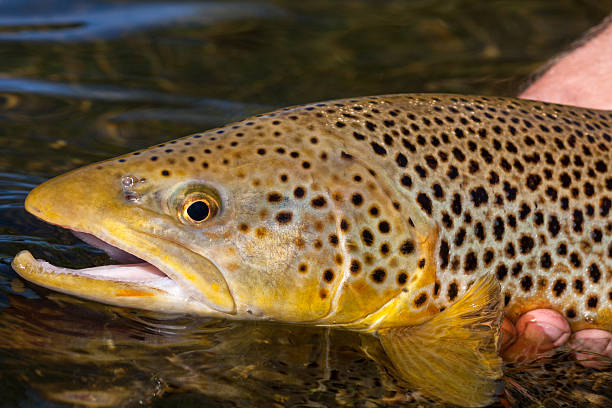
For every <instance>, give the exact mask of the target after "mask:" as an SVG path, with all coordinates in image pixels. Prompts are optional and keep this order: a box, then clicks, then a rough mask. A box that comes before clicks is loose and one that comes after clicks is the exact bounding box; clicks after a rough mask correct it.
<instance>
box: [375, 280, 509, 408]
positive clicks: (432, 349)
mask: <svg viewBox="0 0 612 408" xmlns="http://www.w3.org/2000/svg"><path fill="white" fill-rule="evenodd" d="M502 317H503V306H502V303H501V289H500V286H499V283H498V282H497V281H496V280H495V278H494V277H491V276H488V277H484V278H482V279H480V280H479V281H477V282H476V283H475V284H474V285H472V287H471V288H470V289H469V291H468V292H467V293H466V294H465V296H463V297H462V298H461V299H460V300H459V301H457V302H456V303H455V304H453V305H452V306H450V307H449V308H448V309H446V310H444V311H443V312H440V313H439V314H437V315H435V316H434V317H433V318H432V319H431V320H428V321H427V322H425V323H423V324H421V325H419V326H414V327H397V328H385V329H380V330H379V331H378V335H379V338H380V342H381V344H382V346H383V348H384V350H385V352H386V354H387V357H388V358H389V360H390V361H391V363H392V365H393V368H394V370H393V371H395V372H396V374H397V375H398V376H399V378H400V379H401V380H404V381H406V382H407V383H409V384H410V385H412V386H415V387H416V388H418V389H419V390H420V391H421V392H423V393H424V394H426V395H428V396H431V397H435V398H438V399H441V400H444V401H447V402H451V403H453V404H457V405H461V406H470V407H476V406H483V405H487V404H490V403H491V402H493V401H494V396H495V393H496V391H497V390H498V385H499V384H498V380H500V378H501V376H502V361H501V358H500V357H499V339H500V327H501V320H502Z"/></svg>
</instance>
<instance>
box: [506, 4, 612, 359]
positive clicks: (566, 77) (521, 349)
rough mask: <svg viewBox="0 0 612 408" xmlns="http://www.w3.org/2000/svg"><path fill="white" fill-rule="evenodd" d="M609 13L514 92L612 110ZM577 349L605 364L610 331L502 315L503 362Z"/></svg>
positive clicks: (536, 316) (550, 317)
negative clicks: (560, 349) (564, 348)
mask: <svg viewBox="0 0 612 408" xmlns="http://www.w3.org/2000/svg"><path fill="white" fill-rule="evenodd" d="M611 56H612V16H610V17H608V18H606V20H604V22H603V23H602V24H600V25H599V26H597V27H595V28H593V29H592V30H590V31H589V32H588V33H587V34H586V35H585V37H584V38H583V39H581V40H580V41H579V42H578V43H576V44H575V45H574V48H573V49H572V50H571V51H569V52H567V53H564V54H562V55H561V56H559V57H557V58H556V59H554V60H553V61H552V63H550V64H549V65H547V66H546V67H545V69H543V70H541V71H540V74H539V75H538V76H537V79H536V80H535V81H534V82H532V83H531V84H530V85H529V86H528V87H527V88H526V89H525V90H524V91H523V92H522V93H521V94H520V95H519V97H521V98H525V99H534V100H540V101H544V102H554V103H560V104H565V105H574V106H582V107H587V108H593V109H607V110H612V58H610V57H611ZM563 345H568V346H569V348H570V349H573V350H580V352H575V353H574V356H575V358H576V360H578V361H579V362H580V363H581V364H582V365H584V366H587V367H592V368H604V367H606V366H608V365H609V364H607V363H605V362H602V361H593V354H589V353H597V354H600V355H605V356H607V357H609V358H612V333H611V332H608V331H605V330H598V329H587V330H580V331H577V332H574V333H572V332H571V329H570V326H569V324H568V322H567V320H565V318H564V317H563V316H562V315H561V314H559V313H558V312H556V311H554V310H550V309H536V310H531V311H529V312H527V313H525V314H523V315H522V316H521V317H520V318H519V319H518V320H517V321H516V322H512V321H510V320H509V319H504V322H503V325H502V356H503V358H504V359H505V360H506V361H514V362H520V361H530V360H533V359H535V358H536V357H538V356H541V355H542V354H545V353H546V352H548V351H550V350H553V349H555V348H557V347H560V346H563Z"/></svg>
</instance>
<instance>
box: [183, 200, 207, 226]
mask: <svg viewBox="0 0 612 408" xmlns="http://www.w3.org/2000/svg"><path fill="white" fill-rule="evenodd" d="M187 215H189V217H190V218H191V219H192V220H194V221H204V220H205V219H206V218H208V216H209V215H210V207H209V206H208V204H207V203H206V202H205V201H194V202H193V203H191V204H190V205H189V207H187Z"/></svg>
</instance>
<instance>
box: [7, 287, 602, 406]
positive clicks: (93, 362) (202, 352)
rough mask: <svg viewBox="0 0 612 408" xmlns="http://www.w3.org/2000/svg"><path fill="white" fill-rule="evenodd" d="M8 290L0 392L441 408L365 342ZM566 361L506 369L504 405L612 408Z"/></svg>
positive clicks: (91, 399) (88, 398)
mask: <svg viewBox="0 0 612 408" xmlns="http://www.w3.org/2000/svg"><path fill="white" fill-rule="evenodd" d="M13 286H14V289H15V290H16V291H18V292H22V293H21V294H20V295H9V296H10V306H8V307H7V308H5V309H4V310H3V313H2V314H0V336H1V337H2V339H3V342H2V345H1V346H0V358H1V360H2V365H3V367H4V372H5V373H7V376H10V377H11V378H10V379H8V378H7V379H5V380H3V381H4V386H10V384H11V383H14V382H15V381H20V382H27V383H29V385H30V386H31V387H33V388H34V389H35V390H36V391H37V392H38V393H39V394H40V396H41V397H43V398H44V399H45V400H50V401H54V402H57V403H60V404H62V406H63V404H70V405H73V404H75V405H78V406H88V407H131V406H141V405H143V404H145V405H147V404H153V406H164V405H165V403H171V401H173V400H174V399H176V398H178V400H176V401H180V402H181V403H185V402H186V401H190V400H193V401H194V404H195V405H197V406H204V405H206V404H210V405H212V406H227V405H229V406H239V407H250V406H326V407H327V406H343V405H351V404H353V405H354V404H357V405H358V406H364V407H373V406H395V405H398V404H399V405H401V406H414V407H417V406H418V407H429V406H431V407H434V406H436V407H437V406H445V405H444V404H442V403H440V402H439V401H432V400H428V399H426V398H425V397H423V396H422V395H421V394H420V393H419V392H418V391H414V390H410V389H405V388H403V386H402V385H401V384H396V383H395V380H394V379H393V377H392V376H390V375H389V373H388V372H387V371H386V369H385V368H383V367H385V366H386V367H389V366H390V365H389V364H384V363H385V362H384V361H383V360H384V353H382V351H381V349H379V348H378V345H377V344H376V343H375V342H372V341H371V339H372V338H371V337H370V336H363V335H359V334H356V333H353V332H348V331H340V330H331V329H326V328H319V327H305V326H294V325H291V326H289V325H278V324H268V323H250V322H230V321H225V320H216V319H202V318H192V317H186V316H179V315H174V316H173V315H164V314H156V313H149V312H144V311H133V310H126V309H120V308H113V307H109V306H104V305H100V304H96V303H91V302H87V301H81V300H78V299H75V298H72V297H70V296H65V295H61V294H55V293H53V294H51V293H50V292H48V291H46V290H44V289H37V290H40V291H41V292H44V295H45V296H44V297H40V298H39V297H38V296H36V294H34V293H33V292H31V291H30V289H27V291H26V292H23V291H24V290H25V286H23V284H22V281H20V280H17V279H15V281H14V282H13ZM24 295H27V297H25V296H24ZM367 356H369V357H373V358H374V359H376V360H377V361H379V362H381V363H382V364H377V363H375V361H374V360H372V359H369V358H367ZM565 357H566V358H564V355H558V356H556V358H555V360H554V363H553V360H550V361H546V362H537V363H535V364H534V365H533V367H520V368H516V369H514V368H512V367H506V370H505V371H506V378H505V379H506V383H507V385H506V388H507V391H508V393H509V394H508V395H509V396H510V398H511V401H512V402H513V403H514V404H516V406H522V404H527V403H531V404H533V403H535V402H540V403H542V404H544V406H557V405H558V404H562V403H564V402H565V403H567V402H568V401H569V402H570V403H571V402H572V401H573V402H576V401H590V403H591V405H592V406H601V407H605V406H609V404H610V403H611V402H612V396H611V395H608V394H609V390H607V388H606V384H609V383H610V381H612V376H611V375H610V373H608V372H605V371H603V372H595V373H593V372H592V371H589V370H588V369H585V368H583V367H580V366H578V365H576V364H575V363H574V362H573V361H571V358H570V355H569V354H568V355H567V356H565ZM544 363H545V364H544ZM5 378H6V377H5ZM563 384H571V387H570V388H569V391H568V389H567V388H565V387H563ZM608 388H609V387H608ZM31 398H37V397H31ZM5 402H8V403H9V404H10V400H8V401H5ZM46 403H48V402H46ZM514 404H513V405H514ZM548 404H550V405H548ZM195 405H194V406H195ZM448 406H450V405H448Z"/></svg>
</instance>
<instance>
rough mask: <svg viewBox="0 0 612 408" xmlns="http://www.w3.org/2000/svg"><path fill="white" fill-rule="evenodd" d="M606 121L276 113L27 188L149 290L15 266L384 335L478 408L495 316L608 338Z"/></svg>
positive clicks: (416, 103)
mask: <svg viewBox="0 0 612 408" xmlns="http://www.w3.org/2000/svg"><path fill="white" fill-rule="evenodd" d="M611 124H612V113H611V112H606V111H595V110H590V109H582V108H576V107H570V106H562V105H554V104H547V103H542V102H535V101H527V100H520V99H514V98H501V97H499V98H498V97H484V96H456V95H425V94H407V95H386V96H377V97H366V98H353V99H345V100H339V101H331V102H325V103H316V104H312V105H305V106H299V107H292V108H285V109H282V110H279V111H276V112H272V113H269V114H263V115H259V116H257V117H255V118H250V119H246V120H244V121H241V122H238V123H235V124H232V125H228V126H226V127H223V128H219V129H214V130H210V131H208V132H204V133H198V134H195V135H191V136H188V137H185V138H182V139H177V140H174V141H171V142H168V143H163V144H160V145H157V146H153V147H151V148H149V149H145V150H141V151H137V152H134V153H131V154H128V155H125V156H121V157H119V158H116V159H111V160H107V161H105V162H101V163H97V164H93V165H90V166H86V167H84V168H82V169H77V170H74V171H73V172H70V173H68V174H66V175H63V176H59V177H57V178H55V179H52V180H50V181H48V182H46V183H44V184H43V185H41V186H39V187H37V188H36V189H34V190H33V191H32V192H31V193H30V195H29V196H28V198H27V200H26V209H28V211H30V212H32V213H33V214H35V215H36V216H38V217H39V218H42V219H43V220H45V221H48V222H50V223H53V224H57V225H60V226H63V227H66V228H69V229H72V230H76V231H79V232H81V233H86V234H89V235H87V236H93V238H91V239H89V240H88V242H90V241H91V242H92V243H94V244H95V243H96V242H97V241H101V242H102V243H103V245H101V246H100V247H101V248H107V249H108V247H111V248H114V249H115V253H119V254H121V253H122V252H128V253H129V255H130V256H131V257H132V258H133V257H134V256H136V257H137V258H141V259H143V260H144V261H145V262H146V263H145V264H144V265H145V266H144V267H143V268H144V269H143V270H141V271H140V275H139V276H140V278H139V279H140V280H135V279H134V278H131V277H129V276H127V272H125V271H127V269H123V271H124V272H123V273H119V272H117V275H115V276H116V277H115V278H114V279H113V278H112V276H113V275H112V273H109V272H108V271H106V269H104V271H105V272H104V273H103V274H102V273H100V276H103V278H102V277H98V278H97V275H96V270H97V269H96V268H90V269H87V270H85V271H84V272H79V271H74V270H69V269H61V268H57V267H53V266H52V265H49V264H47V263H44V262H42V261H36V260H35V259H34V258H33V257H32V256H31V255H30V254H29V253H28V252H27V251H24V252H22V253H20V254H18V255H17V256H16V257H15V260H14V261H13V267H14V268H15V270H16V271H17V272H18V273H19V274H20V275H21V276H23V277H25V278H26V279H29V280H31V281H33V282H35V283H38V284H41V285H43V286H46V287H49V288H51V289H56V290H59V291H64V292H66V293H70V294H75V295H77V296H84V297H87V298H90V299H93V300H98V301H102V302H107V303H111V304H116V305H119V306H129V307H138V308H144V309H150V310H157V311H168V312H187V313H196V314H203V315H209V316H221V317H226V318H234V319H269V320H276V321H284V322H300V323H308V324H318V325H330V326H337V327H345V328H347V329H355V330H362V331H364V332H369V333H375V334H376V335H377V336H378V338H379V339H380V343H381V345H382V346H383V349H384V351H385V352H386V354H387V356H388V358H389V361H390V362H391V364H392V366H393V367H394V369H395V370H396V372H397V373H398V375H399V377H400V378H401V379H402V380H404V381H406V382H408V383H410V384H413V385H417V386H419V387H420V388H421V389H422V390H423V392H425V393H426V394H428V395H434V396H437V397H438V398H441V399H444V400H445V401H449V402H453V403H456V404H461V405H471V406H474V405H483V404H487V403H490V402H491V400H492V398H493V395H494V392H495V381H496V380H497V379H499V378H500V377H501V360H500V359H499V356H498V350H499V327H500V322H501V318H502V309H503V312H504V313H505V316H507V317H508V318H510V319H511V320H515V319H516V318H517V317H518V316H519V315H520V314H522V313H524V312H526V311H528V310H532V309H536V308H552V309H555V310H557V311H559V312H561V313H562V314H563V315H564V316H566V318H567V319H568V321H569V322H570V325H571V327H572V329H573V330H580V329H584V328H591V327H593V328H603V329H606V330H612V310H611V303H612V242H611V238H610V237H611V236H612V234H611V233H612V217H611V216H610V208H611V205H612V201H611V196H612V172H611V171H610V168H609V166H610V163H612V161H611V159H612V157H611V155H612V153H611V152H610V147H611V146H612V137H611V136H610V132H611V129H610V125H611ZM92 186H93V187H92ZM83 191H87V192H88V194H83ZM194 202H199V203H200V204H199V205H200V207H197V206H196V207H191V204H192V203H194ZM202 203H205V204H202ZM202 206H204V207H202ZM197 208H200V210H197ZM202 208H204V209H205V210H202ZM217 208H218V211H217V210H216V209H217ZM191 210H193V212H192V213H190V212H189V211H191ZM213 210H214V211H213ZM198 211H205V213H204V215H205V217H202V219H201V220H195V219H193V218H192V215H194V216H196V218H197V216H198ZM190 214H191V215H190ZM209 216H210V217H209ZM93 220H95V222H93ZM102 268H106V267H102ZM130 270H137V267H136V266H134V267H133V268H132V269H130ZM151 271H152V272H153V273H151ZM147 276H148V278H147ZM143 277H144V278H143ZM160 282H161V283H160ZM425 356H427V357H425Z"/></svg>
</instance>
